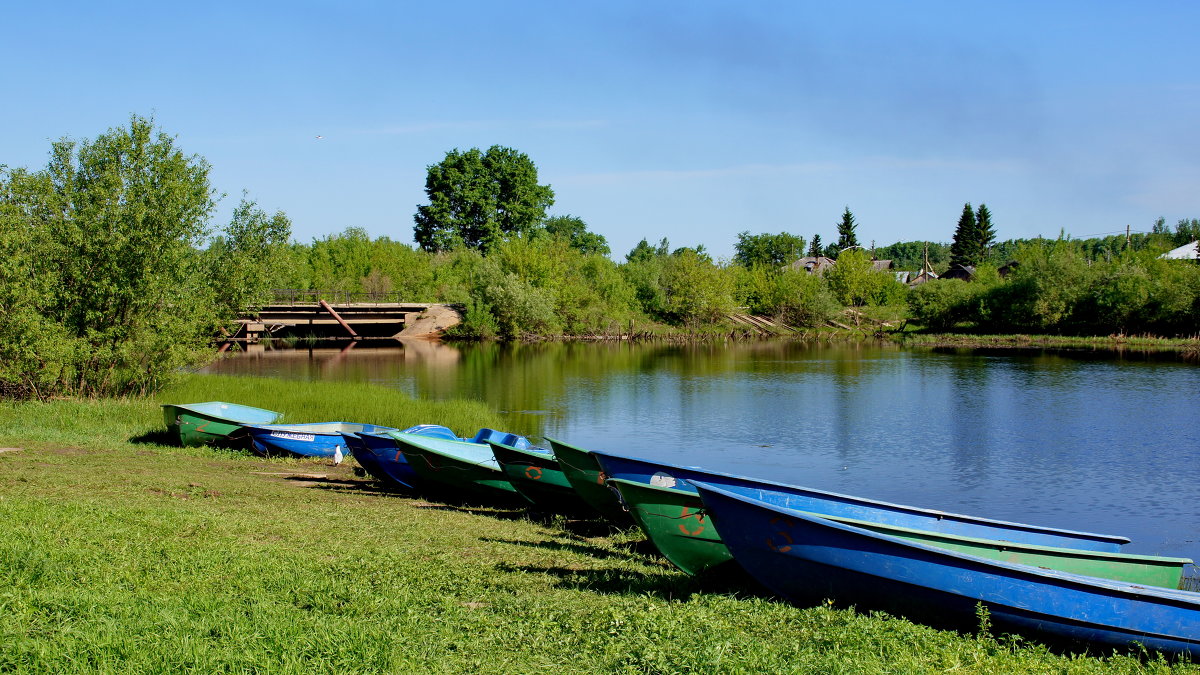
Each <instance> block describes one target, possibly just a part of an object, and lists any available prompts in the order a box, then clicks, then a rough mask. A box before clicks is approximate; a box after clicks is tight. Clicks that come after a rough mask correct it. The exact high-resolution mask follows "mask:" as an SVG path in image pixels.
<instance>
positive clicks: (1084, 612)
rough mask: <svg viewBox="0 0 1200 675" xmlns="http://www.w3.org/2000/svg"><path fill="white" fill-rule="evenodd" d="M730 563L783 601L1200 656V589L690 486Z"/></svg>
mask: <svg viewBox="0 0 1200 675" xmlns="http://www.w3.org/2000/svg"><path fill="white" fill-rule="evenodd" d="M693 485H694V486H695V487H696V488H697V490H698V491H699V494H700V499H701V500H702V501H703V502H704V507H705V510H706V511H707V512H708V513H709V515H710V516H711V517H712V519H713V522H714V523H715V524H716V526H717V528H719V529H720V531H721V534H722V537H723V539H724V541H725V544H726V545H727V546H728V547H729V550H730V552H731V553H733V557H734V559H735V560H736V561H737V562H738V563H739V564H741V566H742V567H743V568H744V569H745V570H746V571H747V572H748V573H749V574H750V575H751V576H753V577H754V578H755V579H757V580H758V581H759V582H760V583H762V584H763V585H764V586H766V587H767V588H768V589H770V590H772V591H773V592H775V593H777V594H778V595H780V596H783V597H784V598H786V599H788V600H790V601H793V602H797V603H804V604H809V603H813V602H820V601H822V600H824V599H834V600H836V601H838V602H840V603H844V604H853V605H856V606H858V607H863V608H877V609H883V610H887V611H892V612H898V613H901V614H905V615H908V616H910V617H915V618H922V619H929V620H932V621H935V622H944V621H945V620H947V619H952V620H956V621H958V622H960V623H965V622H969V621H971V619H972V617H975V616H976V607H977V606H978V605H980V604H982V605H983V607H984V608H985V609H986V610H987V611H988V615H989V617H990V619H991V621H992V622H993V623H994V624H995V625H997V626H1000V627H1004V628H1008V629H1013V630H1016V631H1018V632H1022V633H1036V634H1042V635H1048V636H1051V637H1053V638H1055V639H1061V640H1069V641H1079V642H1084V643H1088V644H1094V645H1105V646H1110V647H1126V646H1129V645H1131V644H1132V643H1140V644H1142V645H1144V646H1145V647H1147V648H1149V649H1152V650H1159V651H1163V652H1168V653H1177V654H1188V655H1190V656H1191V657H1193V658H1196V657H1200V593H1196V592H1192V591H1181V590H1174V589H1166V588H1157V587H1148V586H1141V585H1138V584H1130V583H1125V582H1119V581H1111V580H1108V579H1100V578H1097V577H1089V576H1083V575H1078V574H1071V573H1068V572H1059V571H1055V570H1049V569H1045V568H1041V567H1033V566H1030V565H1021V564H1017V563H1010V562H1002V561H996V560H988V559H985V558H980V557H977V556H973V555H968V554H966V553H961V552H957V551H950V550H946V549H943V548H938V547H936V546H929V545H925V544H920V543H916V542H912V541H907V540H904V539H900V538H898V537H893V536H889V535H885V534H880V533H878V532H872V531H870V530H867V529H863V528H861V527H855V526H853V525H849V524H846V523H838V522H834V521H831V520H827V519H824V518H821V517H819V516H815V515H812V514H808V513H804V512H801V511H796V510H793V509H788V508H783V507H780V506H776V505H772V504H767V503H764V502H761V501H758V500H754V499H751V498H749V497H747V496H745V495H741V494H737V493H735V492H733V491H731V490H726V489H722V488H721V487H718V486H716V485H712V484H708V483H704V482H702V481H693Z"/></svg>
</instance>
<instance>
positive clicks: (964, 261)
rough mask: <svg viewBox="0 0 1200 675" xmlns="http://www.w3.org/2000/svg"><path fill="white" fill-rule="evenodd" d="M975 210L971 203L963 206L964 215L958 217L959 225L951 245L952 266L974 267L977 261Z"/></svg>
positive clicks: (955, 229)
mask: <svg viewBox="0 0 1200 675" xmlns="http://www.w3.org/2000/svg"><path fill="white" fill-rule="evenodd" d="M975 236H976V233H975V210H974V209H973V208H971V203H970V202H967V203H966V204H963V210H962V215H960V216H959V217H958V225H957V226H956V227H955V228H954V241H953V242H952V243H951V244H950V265H951V266H954V265H974V264H975V263H976V262H977V260H976V246H975Z"/></svg>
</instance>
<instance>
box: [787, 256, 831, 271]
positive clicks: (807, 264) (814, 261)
mask: <svg viewBox="0 0 1200 675" xmlns="http://www.w3.org/2000/svg"><path fill="white" fill-rule="evenodd" d="M836 262H837V261H835V260H834V259H833V258H826V257H825V256H823V255H820V256H816V257H812V256H809V257H806V258H800V259H799V260H797V261H796V262H794V263H792V264H790V265H788V266H787V269H792V270H797V271H798V270H805V271H808V272H824V271H825V270H827V269H829V268H830V267H833V265H834V263H836Z"/></svg>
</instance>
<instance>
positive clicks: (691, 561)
mask: <svg viewBox="0 0 1200 675" xmlns="http://www.w3.org/2000/svg"><path fill="white" fill-rule="evenodd" d="M608 484H609V485H612V486H613V487H615V488H616V489H617V490H618V491H619V493H620V495H621V499H622V500H623V501H624V502H625V504H626V505H627V506H628V507H629V512H630V513H631V514H632V515H633V517H634V519H635V520H636V521H637V522H638V525H640V526H641V527H642V530H643V531H645V533H646V536H647V537H649V538H650V540H651V541H652V542H654V545H655V546H656V547H657V548H658V550H659V551H660V552H661V553H662V554H663V556H664V557H665V558H667V559H668V560H670V561H671V562H672V563H673V564H675V566H676V567H678V568H679V569H681V570H683V571H684V572H687V573H688V574H698V573H700V572H702V571H704V570H706V569H709V568H711V567H714V566H716V565H719V564H721V563H723V562H726V561H728V560H730V553H729V550H728V549H726V548H725V545H724V544H723V543H721V537H720V534H718V532H717V530H716V528H715V527H713V524H712V521H711V520H710V519H709V518H708V517H707V514H706V513H705V512H704V508H703V504H702V503H701V502H700V497H699V495H696V494H692V493H690V492H686V491H684V490H678V489H674V488H668V487H661V486H657V485H649V484H647V483H637V482H634V481H627V480H621V479H616V478H613V479H609V481H608ZM813 515H816V516H820V517H822V518H825V519H827V520H832V521H835V522H838V523H845V524H847V525H853V526H855V527H861V528H863V529H866V530H871V531H873V532H878V533H880V534H886V535H890V536H893V537H898V538H900V539H905V540H908V541H913V542H917V543H920V544H926V545H929V546H937V547H939V548H944V549H948V550H951V551H958V552H960V553H967V554H970V555H974V556H979V557H981V558H987V559H989V560H998V561H1002V562H1013V563H1020V564H1023V565H1032V566H1034V567H1044V568H1047V569H1052V570H1059V571H1062V572H1071V573H1074V574H1083V575H1087V576H1091V577H1100V578H1102V579H1112V580H1114V581H1123V582H1128V583H1131V584H1140V585H1144V586H1159V587H1162V588H1179V585H1180V581H1181V580H1182V577H1183V567H1184V565H1187V564H1190V563H1191V562H1192V561H1191V560H1189V559H1187V558H1167V557H1160V556H1147V555H1130V554H1125V553H1105V552H1100V551H1085V550H1081V549H1073V548H1058V547H1052V546H1037V545H1033V544H1019V543H1014V542H1011V541H998V540H994V539H976V538H972V537H961V536H955V535H950V534H943V533H940V532H927V531H925V530H914V529H911V528H907V527H897V526H894V525H881V524H879V523H873V522H870V521H866V520H859V519H856V518H843V517H832V516H825V515H822V514H819V513H817V514H813Z"/></svg>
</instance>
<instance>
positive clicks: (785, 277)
mask: <svg viewBox="0 0 1200 675" xmlns="http://www.w3.org/2000/svg"><path fill="white" fill-rule="evenodd" d="M741 269H742V270H743V271H742V272H741V274H739V275H738V277H737V290H736V296H735V297H736V300H737V301H738V302H739V303H740V304H742V305H744V306H745V307H746V308H747V309H749V310H750V312H751V313H752V314H758V315H763V316H770V317H772V318H774V319H775V320H777V321H779V322H781V323H783V324H785V325H788V326H795V327H811V326H818V325H822V324H824V323H825V322H827V321H828V320H830V319H832V318H833V317H834V316H835V315H836V314H837V313H838V312H839V311H840V310H841V308H842V307H841V305H839V304H838V302H837V301H836V300H835V299H834V298H833V295H832V294H831V293H830V292H829V287H828V285H827V284H826V283H825V280H824V279H823V278H822V277H821V276H820V275H817V274H809V273H808V272H805V271H796V270H790V269H780V268H778V267H775V266H774V265H769V266H768V265H759V266H756V267H752V268H750V269H744V268H741Z"/></svg>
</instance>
